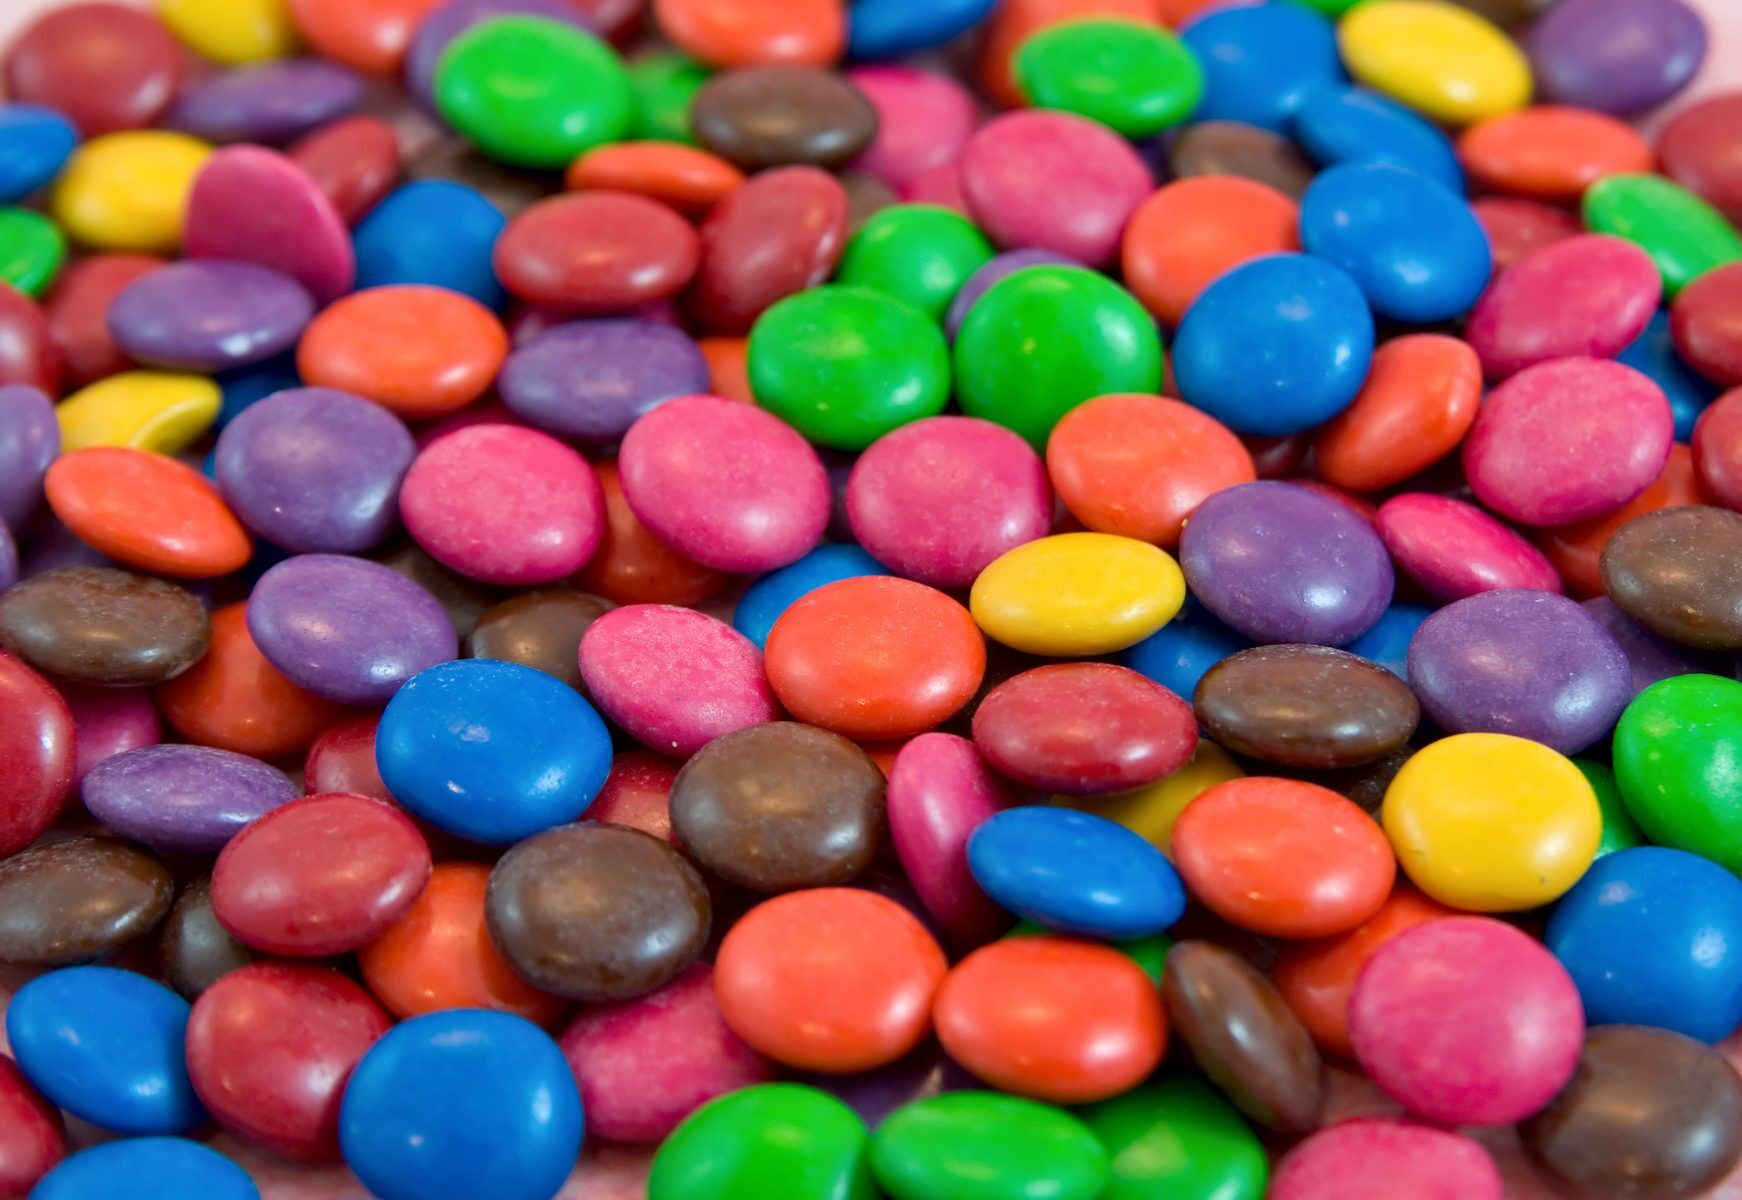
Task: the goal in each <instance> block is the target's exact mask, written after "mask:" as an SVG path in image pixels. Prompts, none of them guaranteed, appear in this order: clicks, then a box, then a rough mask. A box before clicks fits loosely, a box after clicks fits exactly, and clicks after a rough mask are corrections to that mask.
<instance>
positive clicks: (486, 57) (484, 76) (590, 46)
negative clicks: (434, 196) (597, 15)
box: [435, 17, 635, 170]
mask: <svg viewBox="0 0 1742 1200" xmlns="http://www.w3.org/2000/svg"><path fill="white" fill-rule="evenodd" d="M435 93H436V107H437V108H438V109H440V110H441V114H442V116H443V117H445V118H446V119H447V121H448V124H450V125H452V126H453V127H454V128H455V129H457V130H459V131H460V133H462V134H464V135H465V136H466V137H468V138H470V139H471V140H472V141H473V142H475V143H476V144H477V146H478V148H479V149H480V150H482V151H483V152H484V153H485V154H488V155H489V156H490V157H492V158H496V159H500V160H502V161H503V162H507V163H513V164H514V165H516V166H522V167H543V168H549V169H553V170H554V169H557V168H561V167H566V166H568V165H569V164H570V163H571V162H573V161H574V160H575V159H577V158H579V157H580V156H581V155H582V154H584V153H585V152H586V151H588V150H591V149H592V148H593V147H594V146H598V145H602V144H603V143H605V142H614V141H617V140H618V139H620V138H621V137H623V136H624V134H626V133H628V132H629V126H630V123H631V122H632V121H633V120H634V119H635V96H634V93H633V92H632V91H631V90H630V87H629V75H628V73H627V72H626V71H624V70H623V64H622V62H621V61H620V60H619V59H618V58H617V52H616V51H615V50H613V49H611V47H609V46H607V45H606V44H605V43H604V42H602V41H600V40H599V39H598V38H596V37H594V36H592V35H591V34H589V33H583V32H582V31H580V30H579V29H575V28H573V27H571V26H568V25H564V24H562V23H560V22H557V21H547V20H544V19H543V18H540V17H497V18H495V19H492V20H489V21H481V22H479V23H478V24H477V25H474V26H473V27H472V28H471V29H468V30H467V31H466V32H465V33H462V34H461V35H460V36H459V37H457V38H455V39H454V40H453V41H452V42H451V43H450V44H449V45H448V48H447V49H446V50H445V51H443V52H442V57H441V61H440V62H439V63H438V64H437V65H436V80H435Z"/></svg>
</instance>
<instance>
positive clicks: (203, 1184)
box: [30, 1137, 260, 1200]
mask: <svg viewBox="0 0 1742 1200" xmlns="http://www.w3.org/2000/svg"><path fill="white" fill-rule="evenodd" d="M122 1197H125V1198H126V1200H260V1189H259V1188H257V1187H255V1186H254V1181H253V1180H252V1179H250V1178H248V1172H246V1171H244V1170H243V1169H242V1168H241V1167H239V1166H237V1165H236V1164H235V1163H233V1162H231V1161H230V1160H229V1159H227V1158H225V1157H224V1156H223V1155H222V1154H219V1153H218V1152H217V1151H216V1150H213V1149H210V1148H209V1147H206V1146H202V1145H200V1144H199V1143H198V1142H190V1141H188V1140H187V1139H186V1138H173V1137H144V1138H129V1139H127V1140H126V1141H121V1142H108V1143H106V1144H104V1145H101V1146H93V1147H92V1148H91V1149H89V1150H81V1151H80V1152H79V1153H77V1154H75V1155H73V1156H72V1157H71V1158H69V1159H67V1160H66V1161H65V1162H63V1163H61V1164H60V1165H59V1166H58V1167H56V1168H55V1169H54V1170H52V1171H50V1172H49V1173H48V1174H47V1175H44V1176H43V1177H42V1182H40V1183H38V1184H37V1185H36V1187H35V1188H34V1189H33V1190H32V1191H31V1193H30V1200H122Z"/></svg>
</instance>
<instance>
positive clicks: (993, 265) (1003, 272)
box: [944, 249, 1083, 338]
mask: <svg viewBox="0 0 1742 1200" xmlns="http://www.w3.org/2000/svg"><path fill="white" fill-rule="evenodd" d="M1082 265H1083V264H1082V263H1080V262H1078V261H1077V260H1076V259H1074V258H1072V257H1071V256H1070V255H1068V254H1060V253H1058V251H1056V250H1038V249H1036V250H1006V251H1005V252H1004V253H1003V254H1000V255H998V256H996V257H995V258H993V259H992V260H991V261H990V262H987V263H986V264H985V265H984V266H982V267H981V268H980V269H979V270H977V271H975V272H974V273H973V274H972V275H970V276H968V281H967V282H966V283H964V284H963V285H962V286H961V288H960V289H959V290H958V291H957V292H956V298H955V299H954V300H951V301H950V308H949V311H948V312H946V313H945V314H944V332H945V333H947V334H948V335H949V336H950V337H952V338H953V337H955V336H956V332H957V331H958V330H960V329H961V327H962V322H963V321H965V320H967V319H968V310H969V309H970V308H973V307H974V302H975V301H976V300H978V299H979V298H980V297H981V296H984V295H985V294H986V289H987V288H989V287H991V286H992V285H993V284H995V283H997V282H998V281H999V280H1000V279H1003V278H1005V277H1006V276H1008V275H1013V274H1015V273H1016V272H1017V271H1020V270H1022V269H1023V268H1024V267H1080V266H1082Z"/></svg>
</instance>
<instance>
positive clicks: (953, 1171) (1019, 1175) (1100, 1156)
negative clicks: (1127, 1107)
mask: <svg viewBox="0 0 1742 1200" xmlns="http://www.w3.org/2000/svg"><path fill="white" fill-rule="evenodd" d="M871 1169H872V1170H873V1171H875V1172H876V1174H877V1182H878V1183H880V1184H882V1185H883V1190H884V1191H886V1192H888V1193H889V1195H890V1196H891V1197H892V1198H893V1200H1097V1197H1099V1196H1100V1195H1101V1194H1102V1191H1101V1190H1102V1189H1103V1188H1104V1187H1106V1186H1107V1154H1106V1152H1105V1151H1104V1150H1102V1149H1101V1145H1100V1143H1099V1142H1097V1141H1096V1140H1095V1135H1094V1134H1092V1133H1090V1132H1089V1131H1088V1129H1087V1128H1085V1127H1084V1125H1083V1123H1082V1122H1081V1121H1079V1120H1077V1119H1076V1118H1075V1117H1073V1116H1071V1114H1070V1113H1068V1112H1066V1111H1064V1109H1062V1108H1054V1107H1053V1106H1052V1105H1050V1104H1041V1103H1038V1102H1037V1101H1034V1100H1024V1099H1021V1098H1020V1097H1017V1096H1003V1095H999V1094H998V1093H997V1092H946V1093H945V1094H943V1095H941V1096H933V1097H931V1098H930V1099H927V1100H920V1101H917V1102H915V1103H913V1104H909V1105H905V1106H904V1107H902V1108H899V1109H897V1110H896V1111H895V1112H893V1113H891V1114H890V1115H889V1117H888V1119H887V1120H885V1121H884V1122H883V1124H882V1125H881V1126H880V1127H879V1128H878V1130H877V1133H876V1135H875V1136H874V1137H872V1139H871Z"/></svg>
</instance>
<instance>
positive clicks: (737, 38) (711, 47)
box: [653, 0, 847, 67]
mask: <svg viewBox="0 0 1742 1200" xmlns="http://www.w3.org/2000/svg"><path fill="white" fill-rule="evenodd" d="M653 17H654V20H655V21H656V22H657V23H658V25H659V28H660V29H661V30H662V31H664V33H665V35H666V36H667V37H669V38H670V39H671V40H672V41H673V42H674V43H676V45H677V47H678V49H680V50H682V51H684V52H685V53H686V54H692V55H694V56H695V57H696V58H698V59H700V60H702V61H703V62H705V63H710V64H712V65H713V66H717V67H756V66H769V65H772V64H779V63H793V64H798V65H801V66H813V67H825V66H828V65H829V64H830V63H832V62H834V60H835V59H836V58H838V57H840V54H841V50H842V48H843V45H844V44H845V42H846V38H847V13H846V8H845V6H844V5H842V4H841V3H840V0H797V2H796V3H794V2H791V0H749V2H748V3H744V4H738V5H734V6H733V7H732V8H731V9H730V10H724V9H718V8H715V7H714V6H713V5H711V4H709V3H707V0H654V3H653Z"/></svg>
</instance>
